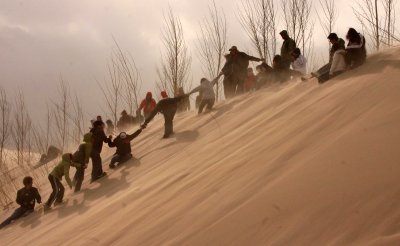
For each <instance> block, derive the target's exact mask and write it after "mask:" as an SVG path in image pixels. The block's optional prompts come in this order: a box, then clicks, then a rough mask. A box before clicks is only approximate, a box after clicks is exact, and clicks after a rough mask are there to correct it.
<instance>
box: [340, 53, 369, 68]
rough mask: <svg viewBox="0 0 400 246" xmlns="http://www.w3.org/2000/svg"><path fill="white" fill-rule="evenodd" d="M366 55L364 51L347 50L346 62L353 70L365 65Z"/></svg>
mask: <svg viewBox="0 0 400 246" xmlns="http://www.w3.org/2000/svg"><path fill="white" fill-rule="evenodd" d="M365 59H366V57H365V54H364V53H363V50H362V49H347V50H346V56H345V61H346V65H347V66H349V67H350V68H351V69H352V68H356V67H359V66H361V65H362V64H364V63H365Z"/></svg>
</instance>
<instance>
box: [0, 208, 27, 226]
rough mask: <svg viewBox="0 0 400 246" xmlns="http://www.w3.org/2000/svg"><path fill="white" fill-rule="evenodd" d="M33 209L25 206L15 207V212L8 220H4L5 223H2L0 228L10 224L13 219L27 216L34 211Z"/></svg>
mask: <svg viewBox="0 0 400 246" xmlns="http://www.w3.org/2000/svg"><path fill="white" fill-rule="evenodd" d="M32 212H33V209H27V208H23V207H19V208H17V209H15V211H14V213H13V214H12V215H11V216H10V217H8V218H7V219H6V220H4V221H3V223H1V224H0V229H1V228H3V227H4V226H6V225H9V224H10V223H11V222H12V221H13V220H17V219H19V218H21V217H24V216H27V215H28V214H30V213H32Z"/></svg>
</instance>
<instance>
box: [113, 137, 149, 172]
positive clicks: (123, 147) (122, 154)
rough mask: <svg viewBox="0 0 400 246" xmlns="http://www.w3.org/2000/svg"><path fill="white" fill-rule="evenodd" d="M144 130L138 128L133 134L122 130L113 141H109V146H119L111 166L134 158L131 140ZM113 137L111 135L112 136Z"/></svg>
mask: <svg viewBox="0 0 400 246" xmlns="http://www.w3.org/2000/svg"><path fill="white" fill-rule="evenodd" d="M141 132H142V129H139V130H137V131H136V132H134V133H133V134H131V135H129V134H126V132H121V133H120V134H119V135H118V136H117V137H116V138H115V139H114V140H113V141H110V142H109V143H108V146H109V147H111V148H112V147H117V150H116V152H115V154H114V155H113V157H112V158H111V162H110V164H109V167H110V168H111V169H112V168H115V166H116V165H115V164H117V163H118V164H122V163H124V162H126V161H128V160H130V159H131V158H132V148H131V141H132V140H133V139H135V138H136V137H137V136H139V134H140V133H141ZM110 137H111V136H110Z"/></svg>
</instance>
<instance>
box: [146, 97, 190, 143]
mask: <svg viewBox="0 0 400 246" xmlns="http://www.w3.org/2000/svg"><path fill="white" fill-rule="evenodd" d="M161 96H162V97H163V99H161V100H160V101H159V102H158V103H157V106H156V107H155V109H154V110H153V112H151V114H150V115H149V117H147V119H146V120H145V121H144V123H143V124H142V125H141V127H142V128H146V127H147V124H149V122H150V121H151V120H153V118H154V117H155V116H156V115H157V114H158V113H162V114H163V115H164V121H165V123H164V136H163V138H168V137H169V136H170V135H171V134H173V132H174V126H173V121H174V117H175V114H176V111H177V110H178V104H179V103H180V102H181V101H182V100H184V99H185V98H186V97H187V96H188V95H184V96H179V97H174V98H169V97H168V95H167V93H166V92H165V91H163V92H161Z"/></svg>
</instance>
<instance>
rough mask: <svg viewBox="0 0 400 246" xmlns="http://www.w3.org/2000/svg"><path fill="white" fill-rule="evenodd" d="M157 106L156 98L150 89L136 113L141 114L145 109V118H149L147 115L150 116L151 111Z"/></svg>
mask: <svg viewBox="0 0 400 246" xmlns="http://www.w3.org/2000/svg"><path fill="white" fill-rule="evenodd" d="M156 106H157V102H156V100H154V98H153V94H152V93H151V92H150V91H149V92H147V94H146V98H145V99H143V101H142V102H141V103H140V106H139V108H138V109H137V110H136V115H137V116H139V115H141V112H142V110H143V116H144V119H147V117H149V115H150V113H151V112H153V110H154V109H155V107H156Z"/></svg>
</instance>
